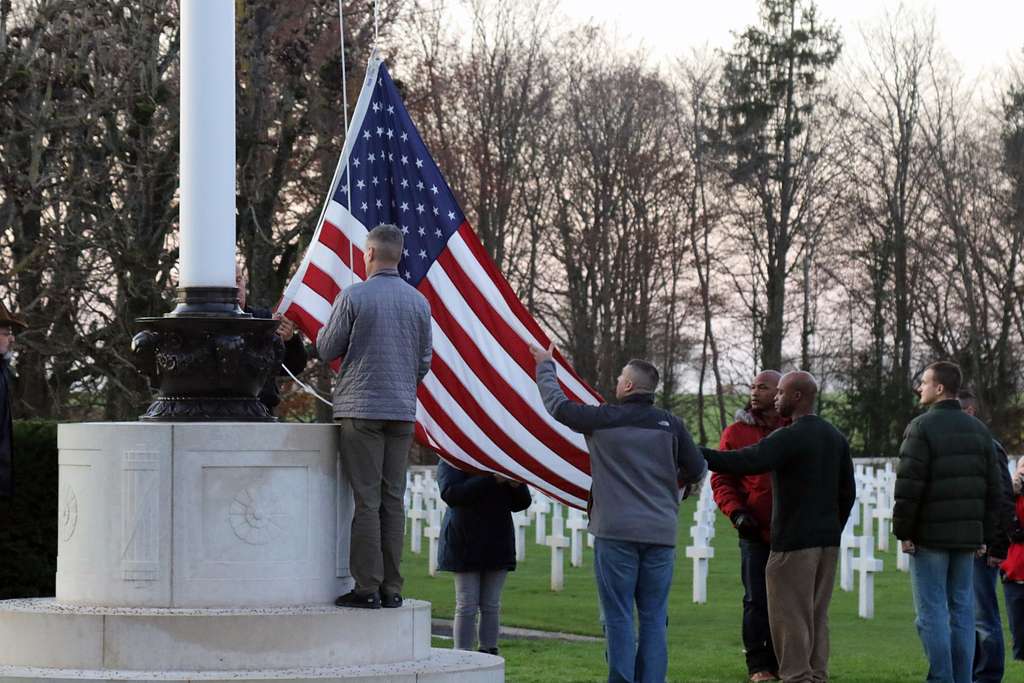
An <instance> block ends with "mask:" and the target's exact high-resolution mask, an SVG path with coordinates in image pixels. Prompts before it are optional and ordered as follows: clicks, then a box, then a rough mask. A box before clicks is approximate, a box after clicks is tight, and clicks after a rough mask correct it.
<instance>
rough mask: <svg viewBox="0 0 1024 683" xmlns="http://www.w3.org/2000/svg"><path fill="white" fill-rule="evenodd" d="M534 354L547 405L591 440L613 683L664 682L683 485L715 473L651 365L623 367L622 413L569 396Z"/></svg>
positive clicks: (542, 354) (598, 574) (594, 523)
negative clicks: (662, 404)
mask: <svg viewBox="0 0 1024 683" xmlns="http://www.w3.org/2000/svg"><path fill="white" fill-rule="evenodd" d="M530 350H531V352H532V353H533V358H534V360H535V361H536V363H537V387H538V389H539V390H540V395H541V397H542V398H543V399H544V407H545V408H547V411H548V412H549V413H551V415H552V417H554V418H555V419H556V420H558V421H559V422H561V423H562V424H564V425H566V426H567V427H569V428H570V429H572V430H573V431H575V432H579V433H580V434H583V435H584V436H585V437H586V440H587V450H588V451H589V452H590V470H591V478H592V483H591V489H590V526H589V531H590V533H592V534H593V535H594V537H595V540H594V576H595V578H596V579H597V594H598V597H599V599H600V600H601V608H602V610H603V612H604V620H605V639H606V642H607V652H608V681H609V682H613V681H614V682H616V683H619V682H626V681H628V682H629V683H633V682H634V681H637V682H638V683H655V682H657V683H663V682H664V680H665V676H666V672H667V670H668V643H667V640H666V631H667V623H666V622H667V619H668V593H669V588H671V586H672V569H673V566H674V564H675V544H676V517H677V515H678V511H679V498H680V496H679V484H680V483H682V484H685V485H689V484H696V483H697V482H699V481H700V480H701V478H703V476H704V473H705V472H706V471H707V470H706V468H705V466H704V461H703V460H702V459H701V457H700V452H699V451H698V450H697V448H696V446H694V443H693V439H692V438H690V434H689V432H687V431H686V427H685V426H683V423H682V422H681V421H680V420H679V418H677V417H676V416H674V415H672V414H671V413H669V412H668V411H665V410H662V409H660V408H656V407H655V406H654V391H655V389H657V387H658V370H657V368H655V367H654V366H653V365H652V364H651V363H649V362H647V361H645V360H639V359H634V360H631V361H629V362H628V363H626V366H625V367H624V368H622V373H621V374H620V375H619V378H618V382H617V383H616V385H615V397H616V398H617V399H618V400H619V404H618V405H611V404H607V403H606V404H603V405H600V406H589V405H583V404H580V403H575V402H573V401H570V400H569V398H568V397H567V396H566V395H565V393H564V392H563V391H562V388H561V386H560V385H559V383H558V373H557V370H556V367H555V362H554V360H553V358H552V351H553V348H549V349H548V350H546V351H545V350H543V349H539V348H536V347H532V348H531V349H530ZM634 604H635V606H636V611H637V614H638V616H639V622H640V624H639V638H637V635H636V633H637V632H636V630H634V626H633V608H634Z"/></svg>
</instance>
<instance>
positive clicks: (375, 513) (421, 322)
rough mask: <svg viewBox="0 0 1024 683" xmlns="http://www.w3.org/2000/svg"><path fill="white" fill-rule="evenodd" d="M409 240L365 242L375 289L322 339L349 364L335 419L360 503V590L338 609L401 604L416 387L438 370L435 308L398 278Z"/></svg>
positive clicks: (362, 288) (345, 293) (355, 290)
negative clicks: (434, 352)
mask: <svg viewBox="0 0 1024 683" xmlns="http://www.w3.org/2000/svg"><path fill="white" fill-rule="evenodd" d="M403 243H404V238H403V236H402V231H401V230H399V229H398V228H397V227H395V226H394V225H389V224H381V225H378V226H377V227H376V228H374V229H373V230H371V231H370V232H369V233H368V234H367V235H366V250H365V251H364V252H363V261H364V262H365V263H366V281H365V282H357V283H355V284H353V285H349V286H348V287H346V288H345V289H344V290H342V292H341V294H339V295H338V297H337V298H336V299H335V300H334V306H333V308H332V309H331V317H330V318H329V319H328V320H327V324H326V325H324V327H323V328H322V329H321V330H320V333H319V334H318V335H317V338H316V349H317V353H318V354H319V356H320V359H321V360H323V361H326V362H330V361H332V360H334V359H336V358H341V359H342V361H341V370H340V371H339V372H338V377H337V379H336V380H335V382H334V392H333V395H332V396H333V403H334V419H335V421H336V422H338V423H339V424H340V425H341V462H342V467H343V469H344V471H345V474H346V475H347V477H348V480H349V482H350V483H351V484H352V493H353V497H354V498H355V511H354V513H353V515H352V538H351V545H350V548H351V550H350V556H349V569H350V571H351V572H352V578H354V579H355V581H356V585H355V588H354V589H352V591H351V592H349V593H346V594H345V595H342V596H340V597H339V598H338V599H337V600H336V601H335V604H337V605H338V606H339V607H362V608H367V609H377V608H379V607H381V606H383V607H400V606H401V604H402V594H401V590H402V584H403V580H402V574H401V572H400V571H399V565H400V564H401V561H402V539H403V538H404V535H405V508H404V504H403V497H404V495H405V470H406V466H407V464H408V461H409V447H410V446H411V445H412V438H413V428H414V425H415V422H416V388H417V386H419V383H420V381H421V380H422V379H423V378H424V377H425V376H426V374H427V372H428V371H429V370H430V359H431V355H432V346H431V337H430V304H428V303H427V300H426V298H425V297H424V296H423V295H422V294H420V293H419V292H418V291H417V290H416V289H415V288H414V287H411V286H410V285H409V284H408V283H406V281H405V280H403V279H402V278H401V277H400V276H399V274H398V262H399V261H400V260H401V259H402V246H403Z"/></svg>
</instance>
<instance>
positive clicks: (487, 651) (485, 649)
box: [480, 647, 498, 656]
mask: <svg viewBox="0 0 1024 683" xmlns="http://www.w3.org/2000/svg"><path fill="white" fill-rule="evenodd" d="M480 652H483V653H484V654H485V655H495V656H497V654H498V648H496V647H482V648H480Z"/></svg>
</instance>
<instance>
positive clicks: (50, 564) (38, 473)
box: [0, 420, 57, 598]
mask: <svg viewBox="0 0 1024 683" xmlns="http://www.w3.org/2000/svg"><path fill="white" fill-rule="evenodd" d="M56 573H57V423H56V422H42V421H28V420H26V421H17V422H15V423H14V496H13V497H11V498H0V598H27V597H40V596H51V595H53V594H54V577H55V575H56Z"/></svg>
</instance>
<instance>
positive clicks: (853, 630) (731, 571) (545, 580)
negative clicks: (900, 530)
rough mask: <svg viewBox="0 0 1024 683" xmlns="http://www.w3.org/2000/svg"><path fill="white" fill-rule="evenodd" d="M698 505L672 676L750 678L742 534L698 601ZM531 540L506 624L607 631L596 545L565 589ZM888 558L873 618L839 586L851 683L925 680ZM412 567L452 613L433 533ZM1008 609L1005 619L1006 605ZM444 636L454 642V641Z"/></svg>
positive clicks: (683, 563) (410, 559) (570, 675)
mask: <svg viewBox="0 0 1024 683" xmlns="http://www.w3.org/2000/svg"><path fill="white" fill-rule="evenodd" d="M693 509H694V503H693V501H687V502H686V503H684V505H683V509H682V510H681V511H680V521H681V524H680V529H679V546H678V549H677V557H676V572H675V579H674V581H673V586H672V593H671V596H670V598H669V630H668V638H669V680H670V681H674V682H675V681H679V682H683V681H686V682H694V683H696V682H705V681H706V682H711V681H721V682H730V683H732V682H739V681H744V680H746V666H745V664H744V661H743V646H742V643H741V641H740V617H741V598H742V595H743V587H742V584H741V583H740V578H739V548H738V546H737V543H736V536H735V532H734V531H733V530H732V528H731V527H730V526H729V524H728V521H727V520H725V519H724V518H722V517H720V518H719V520H718V522H717V523H716V529H717V532H718V535H717V536H716V537H715V539H714V541H713V545H714V547H715V558H714V559H713V560H711V564H710V576H709V579H708V602H707V603H706V604H704V605H697V604H694V603H693V601H692V583H691V575H692V561H691V560H689V559H687V558H686V557H685V556H684V555H683V547H684V546H685V545H686V543H687V541H688V538H689V535H688V534H689V527H690V520H692V519H693ZM528 537H529V539H530V544H529V547H528V548H527V551H526V560H525V561H524V562H522V563H520V565H519V568H518V569H517V570H516V571H515V572H514V573H513V574H511V575H510V576H509V580H508V583H507V584H506V587H505V592H504V594H503V597H502V623H503V624H504V625H508V626H522V627H526V628H535V629H542V630H546V631H562V632H569V633H580V634H587V635H594V636H600V635H601V627H600V624H599V622H598V609H597V592H596V589H595V588H594V578H593V551H591V550H590V549H589V548H588V549H587V550H586V553H585V556H584V566H583V567H581V568H579V569H576V568H573V567H570V566H569V564H568V553H566V567H565V590H564V591H562V592H560V593H553V592H551V590H550V586H549V584H550V578H549V576H550V574H549V571H550V562H551V560H550V554H549V551H548V549H547V548H546V547H544V546H535V545H533V543H532V539H533V529H532V528H531V529H528ZM894 543H895V540H893V544H894ZM892 547H893V548H895V545H892ZM879 556H880V557H882V558H883V559H884V561H885V571H884V572H882V573H881V574H880V575H877V576H876V579H875V618H874V619H873V620H865V619H861V618H859V617H858V616H857V593H856V592H855V591H854V592H850V593H844V592H843V591H841V590H839V587H838V583H837V586H836V590H835V594H834V596H833V599H832V608H831V612H830V625H831V634H832V656H831V660H830V670H831V675H832V680H835V681H849V682H851V683H860V682H862V681H863V682H865V683H876V682H877V683H881V682H882V681H885V682H891V683H906V682H908V681H921V680H924V677H925V674H926V671H927V667H926V665H925V662H924V655H923V654H922V651H921V644H920V641H919V640H918V638H917V631H916V630H915V628H914V611H913V606H912V604H911V598H910V577H909V576H908V575H907V574H905V573H902V572H898V571H896V558H895V555H894V554H893V553H892V552H890V553H880V554H879ZM403 574H404V575H405V581H406V584H405V591H404V593H405V594H406V595H407V596H409V597H414V598H420V599H424V600H429V601H430V602H431V603H433V614H434V616H436V617H442V618H449V619H450V618H451V617H452V610H453V607H454V604H455V595H454V588H453V581H452V576H451V574H449V573H446V572H439V573H438V575H437V576H436V577H431V576H430V575H429V574H428V573H427V545H426V539H424V545H423V553H422V554H421V555H418V556H417V555H413V554H412V553H410V552H409V550H408V545H406V551H405V553H404V558H403ZM837 581H838V579H837ZM1001 600H1002V598H1001V596H1000V601H1001ZM1003 615H1004V623H1005V611H1004V612H1003ZM437 642H440V643H446V644H447V646H449V647H450V641H437ZM1007 643H1009V634H1007ZM439 646H440V647H444V646H445V645H439ZM501 654H502V656H504V657H505V659H506V668H505V674H506V680H507V681H509V683H531V682H541V681H544V682H547V681H558V682H559V683H568V682H570V681H600V680H604V678H605V676H606V671H607V670H606V668H605V664H604V644H603V643H566V642H560V641H554V642H552V641H527V640H505V641H503V642H502V643H501ZM1005 680H1006V681H1022V680H1024V664H1022V663H1020V662H1013V661H1011V660H1008V661H1007V673H1006V677H1005Z"/></svg>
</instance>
